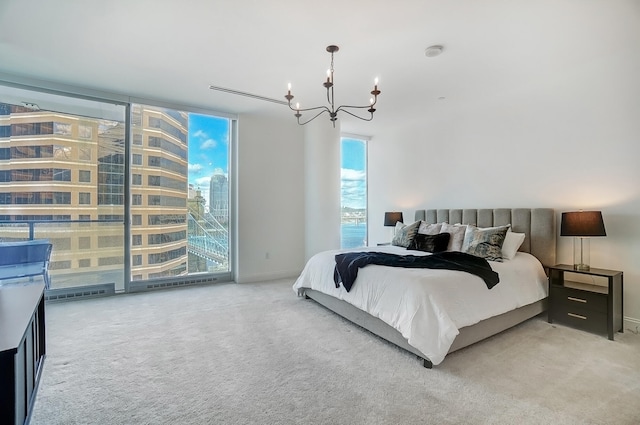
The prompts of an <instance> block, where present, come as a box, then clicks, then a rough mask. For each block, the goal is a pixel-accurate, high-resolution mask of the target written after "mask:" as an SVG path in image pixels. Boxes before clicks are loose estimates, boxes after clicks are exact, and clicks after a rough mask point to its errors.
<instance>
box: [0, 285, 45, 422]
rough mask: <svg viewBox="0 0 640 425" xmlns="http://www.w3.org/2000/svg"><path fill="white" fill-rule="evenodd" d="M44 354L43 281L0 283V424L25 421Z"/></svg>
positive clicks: (34, 394) (33, 399) (36, 385)
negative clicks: (2, 284)
mask: <svg viewBox="0 0 640 425" xmlns="http://www.w3.org/2000/svg"><path fill="white" fill-rule="evenodd" d="M45 353H46V344H45V321H44V284H39V283H31V284H26V285H4V286H0V423H2V424H15V425H23V424H25V423H28V421H29V418H30V415H31V409H32V407H33V402H34V401H35V398H36V390H37V389H38V382H39V380H40V374H41V372H42V366H43V364H44V357H45Z"/></svg>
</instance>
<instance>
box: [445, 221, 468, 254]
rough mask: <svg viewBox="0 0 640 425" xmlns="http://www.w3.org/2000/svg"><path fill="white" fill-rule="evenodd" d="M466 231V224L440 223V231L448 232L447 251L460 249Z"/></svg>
mask: <svg viewBox="0 0 640 425" xmlns="http://www.w3.org/2000/svg"><path fill="white" fill-rule="evenodd" d="M466 231H467V226H466V225H464V224H449V223H442V227H441V228H440V233H450V234H451V237H450V239H449V245H447V251H462V242H463V241H464V234H465V232H466Z"/></svg>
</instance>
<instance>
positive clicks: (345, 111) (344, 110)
mask: <svg viewBox="0 0 640 425" xmlns="http://www.w3.org/2000/svg"><path fill="white" fill-rule="evenodd" d="M340 108H342V106H341V107H340ZM340 108H338V110H340V111H342V112H344V113H346V114H349V115H351V116H352V117H356V118H358V119H360V120H362V121H371V120H372V119H373V112H371V116H370V117H369V118H362V117H361V116H359V115H356V114H354V113H353V112H349V111H347V110H346V109H340ZM358 108H362V106H358ZM364 108H366V106H364ZM336 112H337V111H336Z"/></svg>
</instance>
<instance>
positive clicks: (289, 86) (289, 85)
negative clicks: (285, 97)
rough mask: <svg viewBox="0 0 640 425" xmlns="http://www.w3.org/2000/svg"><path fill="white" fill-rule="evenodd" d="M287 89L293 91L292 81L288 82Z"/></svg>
mask: <svg viewBox="0 0 640 425" xmlns="http://www.w3.org/2000/svg"><path fill="white" fill-rule="evenodd" d="M287 90H289V91H291V83H289V84H287Z"/></svg>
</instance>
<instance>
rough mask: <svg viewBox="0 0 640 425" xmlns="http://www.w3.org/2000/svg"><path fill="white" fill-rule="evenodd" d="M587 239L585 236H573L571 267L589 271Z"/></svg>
mask: <svg viewBox="0 0 640 425" xmlns="http://www.w3.org/2000/svg"><path fill="white" fill-rule="evenodd" d="M589 241H590V239H589V238H587V237H576V238H573V269H574V270H580V271H585V272H586V271H589V270H590V269H591V268H590V267H589V263H591V261H590V255H589Z"/></svg>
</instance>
